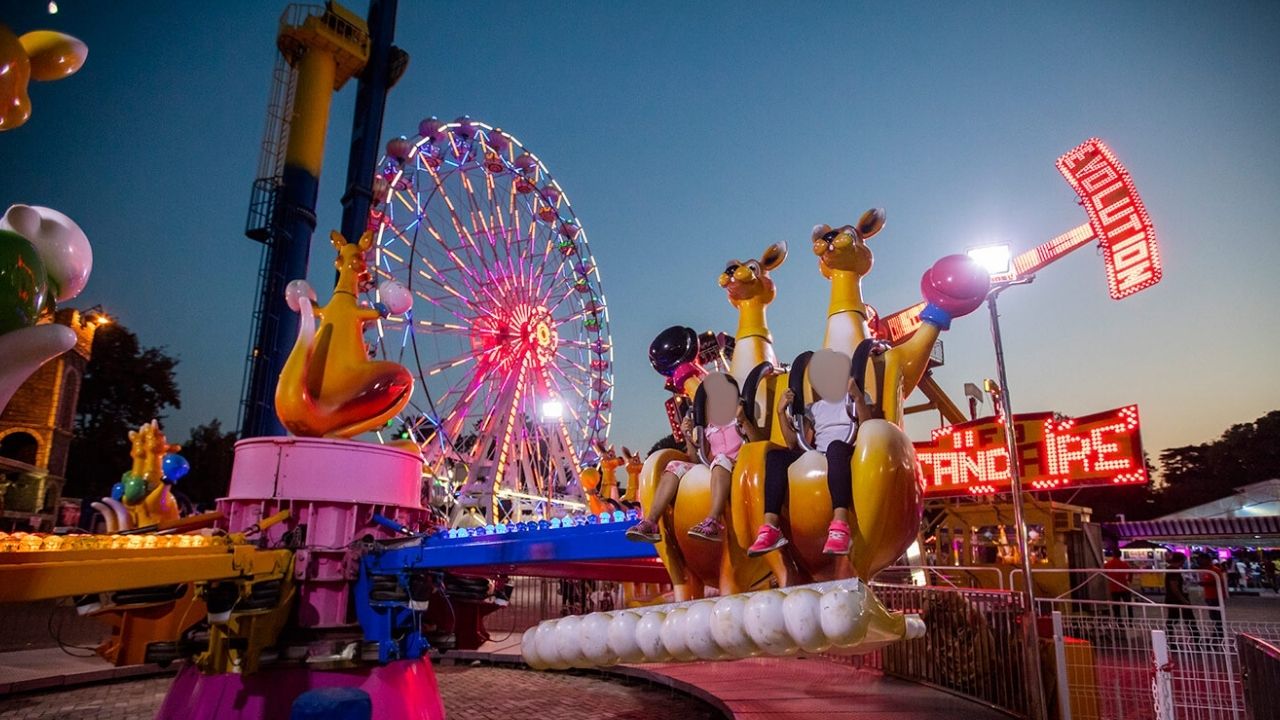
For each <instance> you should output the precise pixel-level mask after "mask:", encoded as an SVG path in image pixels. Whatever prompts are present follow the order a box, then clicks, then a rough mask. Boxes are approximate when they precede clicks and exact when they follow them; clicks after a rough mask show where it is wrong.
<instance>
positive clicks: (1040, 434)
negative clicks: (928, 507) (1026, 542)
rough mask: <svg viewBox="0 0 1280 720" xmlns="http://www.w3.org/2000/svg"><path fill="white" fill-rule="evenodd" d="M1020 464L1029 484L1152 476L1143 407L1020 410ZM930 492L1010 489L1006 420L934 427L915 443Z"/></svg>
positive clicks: (1054, 486)
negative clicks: (1071, 412) (1066, 413)
mask: <svg viewBox="0 0 1280 720" xmlns="http://www.w3.org/2000/svg"><path fill="white" fill-rule="evenodd" d="M1014 422H1015V437H1016V439H1017V448H1018V458H1019V467H1020V468H1021V470H1022V481H1023V483H1024V487H1025V488H1027V489H1028V490H1058V489H1062V488H1078V487H1086V486H1091V485H1133V484H1141V483H1146V482H1147V467H1146V462H1145V459H1144V457H1143V455H1142V441H1141V438H1140V437H1139V425H1138V406H1137V405H1127V406H1125V407H1122V408H1118V409H1115V410H1108V411H1106V412H1100V413H1095V414H1093V415H1086V416H1084V417H1079V418H1068V417H1063V416H1061V415H1056V414H1054V413H1031V414H1025V415H1015V416H1014ZM915 447H916V458H917V459H918V460H919V462H920V469H921V474H922V479H923V482H924V494H925V496H926V497H945V496H951V495H988V494H992V493H997V492H1007V491H1008V489H1009V484H1010V482H1011V481H1010V477H1009V453H1008V451H1007V450H1006V449H1005V442H1004V424H1003V422H1002V421H1000V420H999V419H997V418H980V419H978V420H973V421H970V422H966V423H961V424H959V425H951V426H948V427H944V428H939V429H938V430H934V431H933V439H932V440H930V441H929V442H921V443H915Z"/></svg>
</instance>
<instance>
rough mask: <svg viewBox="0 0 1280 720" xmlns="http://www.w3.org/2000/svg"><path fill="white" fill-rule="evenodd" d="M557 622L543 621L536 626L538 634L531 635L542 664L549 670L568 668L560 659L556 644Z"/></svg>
mask: <svg viewBox="0 0 1280 720" xmlns="http://www.w3.org/2000/svg"><path fill="white" fill-rule="evenodd" d="M559 622H560V621H559V620H551V621H550V622H547V621H543V622H541V623H539V624H538V632H536V633H534V635H533V642H534V645H535V647H536V652H537V654H538V657H539V658H540V659H541V660H542V664H543V665H544V666H546V668H548V669H551V670H564V669H565V668H567V667H569V663H566V662H564V661H562V660H561V659H560V648H559V644H558V643H557V642H556V638H557V634H556V625H558V624H559Z"/></svg>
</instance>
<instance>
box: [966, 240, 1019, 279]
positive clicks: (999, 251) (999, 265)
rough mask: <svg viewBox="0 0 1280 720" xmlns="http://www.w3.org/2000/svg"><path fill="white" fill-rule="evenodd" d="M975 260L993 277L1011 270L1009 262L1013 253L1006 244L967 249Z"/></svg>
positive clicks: (968, 253) (967, 252)
mask: <svg viewBox="0 0 1280 720" xmlns="http://www.w3.org/2000/svg"><path fill="white" fill-rule="evenodd" d="M965 254H966V255H968V256H969V257H970V258H971V259H972V260H973V261H974V262H976V263H978V265H980V266H982V269H984V270H986V271H987V274H988V275H990V276H991V277H993V278H994V277H998V276H1001V275H1005V274H1007V273H1008V272H1009V262H1010V261H1011V260H1012V259H1013V253H1012V251H1010V249H1009V246H1008V245H1006V244H1003V243H1002V244H999V245H982V246H980V247H973V248H969V249H968V250H966V251H965Z"/></svg>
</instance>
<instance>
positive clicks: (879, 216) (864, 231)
mask: <svg viewBox="0 0 1280 720" xmlns="http://www.w3.org/2000/svg"><path fill="white" fill-rule="evenodd" d="M884 217H885V216H884V208H871V209H870V210H868V211H866V212H864V213H862V217H860V218H858V235H859V236H860V237H861V238H862V239H863V240H866V239H867V238H869V237H871V236H872V235H875V234H876V233H878V232H880V229H881V228H883V227H884Z"/></svg>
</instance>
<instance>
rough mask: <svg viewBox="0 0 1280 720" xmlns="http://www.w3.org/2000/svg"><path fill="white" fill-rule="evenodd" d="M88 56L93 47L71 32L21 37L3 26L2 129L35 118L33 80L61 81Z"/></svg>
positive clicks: (0, 28)
mask: <svg viewBox="0 0 1280 720" xmlns="http://www.w3.org/2000/svg"><path fill="white" fill-rule="evenodd" d="M88 56H89V48H88V47H86V46H85V44H84V43H83V42H80V41H79V40H77V39H75V38H73V37H71V36H70V35H64V34H62V33H59V32H53V31H52V30H36V31H33V32H29V33H26V34H25V35H23V36H22V37H18V36H17V35H15V34H14V33H13V31H12V30H10V29H9V28H7V27H5V26H4V25H0V131H4V130H12V129H14V128H16V127H19V126H21V125H22V124H24V123H26V122H27V119H28V118H30V117H31V98H30V97H29V96H28V95H27V84H28V83H29V82H30V81H31V80H40V81H46V82H47V81H49V80H61V79H62V78H64V77H67V76H68V75H71V74H73V73H75V72H76V71H77V70H79V69H80V66H82V65H84V61H85V58H86V57H88Z"/></svg>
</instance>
